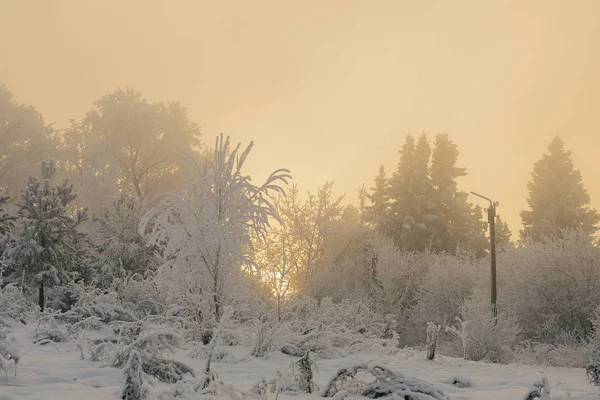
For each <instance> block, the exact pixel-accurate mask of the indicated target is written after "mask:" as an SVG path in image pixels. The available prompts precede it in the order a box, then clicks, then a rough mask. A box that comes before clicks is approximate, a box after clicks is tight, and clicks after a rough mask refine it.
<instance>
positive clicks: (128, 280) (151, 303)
mask: <svg viewBox="0 0 600 400" xmlns="http://www.w3.org/2000/svg"><path fill="white" fill-rule="evenodd" d="M165 289H166V288H165V285H164V284H161V283H159V282H157V280H156V279H155V274H154V273H153V272H152V271H148V272H146V273H145V274H144V275H141V274H132V273H129V272H126V273H124V277H123V278H122V279H119V280H117V281H114V282H113V284H112V286H111V290H113V291H114V292H115V293H116V296H117V300H118V302H119V303H120V304H121V305H123V306H124V307H125V308H127V309H128V310H131V311H132V312H133V313H134V314H135V315H136V316H137V317H138V318H142V317H145V316H147V315H165V314H166V301H167V299H166V295H165Z"/></svg>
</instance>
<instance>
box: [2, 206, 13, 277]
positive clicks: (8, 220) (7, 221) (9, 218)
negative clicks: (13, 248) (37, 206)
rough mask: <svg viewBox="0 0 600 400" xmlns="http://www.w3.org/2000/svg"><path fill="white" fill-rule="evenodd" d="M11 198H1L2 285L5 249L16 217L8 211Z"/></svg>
mask: <svg viewBox="0 0 600 400" xmlns="http://www.w3.org/2000/svg"><path fill="white" fill-rule="evenodd" d="M8 199H9V197H0V285H1V284H2V281H3V278H2V277H3V276H4V274H5V273H6V271H5V268H6V266H5V263H4V249H5V248H6V245H7V243H8V240H9V237H10V236H9V234H10V231H11V229H12V227H13V225H14V219H15V218H14V216H13V215H12V214H10V213H9V212H8V210H7V209H6V204H7V203H8Z"/></svg>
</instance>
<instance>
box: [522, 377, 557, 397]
mask: <svg viewBox="0 0 600 400" xmlns="http://www.w3.org/2000/svg"><path fill="white" fill-rule="evenodd" d="M550 389H551V388H550V383H548V379H547V378H546V377H545V376H544V377H542V378H541V379H540V380H539V381H536V382H533V385H532V387H531V389H529V390H528V391H527V393H525V396H523V400H534V399H540V400H550Z"/></svg>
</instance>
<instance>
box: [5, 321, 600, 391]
mask: <svg viewBox="0 0 600 400" xmlns="http://www.w3.org/2000/svg"><path fill="white" fill-rule="evenodd" d="M35 328H36V324H30V325H27V326H16V327H15V328H14V330H13V331H12V332H11V333H10V334H9V335H8V338H7V342H8V343H9V344H10V345H11V346H12V347H14V348H16V349H17V350H18V351H19V352H20V354H21V358H20V360H19V363H18V374H17V378H16V382H15V384H14V385H11V384H7V382H6V378H5V376H4V374H0V400H17V399H19V400H37V399H39V400H71V399H73V400H81V399H85V400H102V399H106V400H108V399H110V400H114V399H117V398H119V395H120V390H121V388H122V384H123V381H124V375H123V371H122V370H120V369H116V368H111V367H108V366H106V363H101V362H92V361H90V360H89V359H87V358H89V357H88V355H87V354H86V359H85V360H81V359H80V353H79V350H78V348H77V343H76V342H68V343H56V344H48V345H44V346H40V345H34V344H33V341H32V339H31V337H32V333H33V331H34V330H35ZM226 349H227V350H228V351H229V352H230V353H231V354H232V356H233V357H234V358H235V360H236V362H235V363H231V362H227V363H223V362H220V361H218V360H213V368H214V370H215V371H216V372H217V374H218V377H219V379H220V380H221V381H223V382H224V383H225V384H227V385H233V387H234V388H235V389H237V390H243V391H249V390H250V389H251V388H252V387H253V386H254V384H255V383H256V382H257V381H258V380H260V379H262V378H267V379H271V378H274V377H276V376H277V375H276V374H277V370H279V371H282V372H286V371H289V370H290V364H291V363H292V362H294V361H296V360H297V359H298V358H297V357H290V356H287V355H284V354H282V353H271V354H270V355H269V356H268V357H267V358H266V359H265V358H256V357H252V356H251V355H250V351H251V348H250V347H245V346H234V347H227V348H226ZM191 350H192V347H191V345H190V344H187V345H186V346H184V348H183V349H182V350H179V351H178V352H177V353H176V354H175V356H174V358H175V359H177V360H179V361H182V362H185V363H186V364H188V365H190V366H192V367H193V368H194V369H195V370H196V372H200V371H202V369H203V367H204V365H205V362H206V361H205V360H204V359H202V358H190V357H188V356H187V354H189V353H190V351H191ZM369 362H377V363H379V364H381V365H384V366H386V367H387V368H389V369H391V370H393V371H396V372H399V373H401V374H403V375H405V376H406V377H414V378H417V379H420V380H423V381H425V382H427V383H430V384H432V385H434V386H436V387H437V388H438V389H440V390H442V391H443V392H445V393H447V394H448V395H449V396H450V398H451V399H453V400H461V399H464V400H468V399H478V400H495V399H502V400H506V399H517V400H518V399H522V398H523V396H524V394H525V393H526V392H527V391H528V390H529V389H530V388H531V387H532V385H533V383H534V382H536V381H539V380H540V379H541V378H542V377H546V378H547V379H548V381H549V382H550V387H551V388H552V394H551V399H553V400H559V399H562V400H568V399H569V395H568V393H567V390H568V392H569V393H570V396H571V397H570V398H572V399H573V400H576V399H587V400H592V399H600V389H598V388H596V387H593V386H591V385H590V384H589V382H588V381H587V378H586V375H585V370H584V369H581V368H554V367H548V368H542V367H535V366H526V365H520V364H510V365H499V364H485V363H481V362H472V361H465V360H462V359H455V358H448V357H443V356H439V355H438V356H437V357H436V359H435V360H434V361H427V360H426V359H425V352H421V351H415V350H412V349H403V350H401V351H400V352H399V353H397V354H395V355H386V356H377V355H374V354H367V353H356V354H353V355H352V356H347V357H343V358H339V359H331V360H324V359H322V360H316V364H317V367H318V370H316V371H315V382H316V383H317V385H318V386H319V387H320V388H321V389H322V388H323V387H325V386H326V385H327V382H328V381H329V380H330V379H331V377H332V376H333V375H334V374H335V373H336V372H337V371H338V370H339V369H340V368H344V367H349V366H352V365H356V364H359V363H369ZM8 368H9V371H8V375H9V379H10V380H12V373H13V370H12V368H13V365H12V363H9V364H8ZM457 376H458V377H461V379H462V380H469V381H471V382H472V387H471V388H459V387H456V386H454V385H452V384H451V383H450V382H451V381H452V380H453V379H454V378H455V377H457ZM11 383H12V382H11ZM164 387H165V384H162V383H161V384H157V385H156V387H155V389H154V390H155V391H158V390H159V389H160V388H164ZM224 396H225V397H224V398H227V397H226V395H224ZM271 396H272V395H271ZM318 396H319V394H318V393H316V394H310V395H309V394H302V395H299V396H288V395H284V394H280V398H281V399H288V398H289V399H291V398H294V399H297V400H307V399H310V398H312V399H315V398H317V397H318ZM201 397H202V396H200V395H199V396H198V398H201ZM217 397H218V396H217ZM348 398H357V396H352V395H350V396H349V397H348Z"/></svg>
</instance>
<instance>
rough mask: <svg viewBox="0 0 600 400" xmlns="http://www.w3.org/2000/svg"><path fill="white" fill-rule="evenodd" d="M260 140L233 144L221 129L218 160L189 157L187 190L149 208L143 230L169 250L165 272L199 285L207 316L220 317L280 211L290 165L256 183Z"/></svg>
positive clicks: (183, 285) (180, 284) (186, 286)
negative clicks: (248, 171)
mask: <svg viewBox="0 0 600 400" xmlns="http://www.w3.org/2000/svg"><path fill="white" fill-rule="evenodd" d="M252 147H253V143H252V142H251V143H250V145H249V146H248V147H246V149H245V150H243V151H242V150H241V148H240V145H239V144H238V145H237V146H236V147H235V148H233V149H230V142H229V137H227V139H224V138H223V135H221V136H220V137H217V140H216V143H215V152H214V160H209V159H206V160H205V161H204V162H203V163H202V164H200V165H199V164H198V163H196V162H195V161H193V160H192V159H191V158H189V161H190V165H191V169H192V176H190V178H189V182H188V184H187V186H186V187H185V188H184V189H183V190H182V191H180V192H178V193H176V194H173V195H170V196H167V197H166V198H165V199H164V201H163V202H162V203H161V204H160V205H159V206H158V207H154V208H153V209H151V210H150V211H149V212H147V213H146V214H145V216H144V218H143V219H142V223H141V224H140V230H139V231H140V233H141V234H142V233H145V232H146V231H147V230H148V232H149V235H148V241H147V244H148V245H150V246H157V247H158V248H159V249H160V251H161V252H162V256H163V259H164V260H165V262H164V264H163V265H162V267H161V270H162V271H159V273H160V272H162V273H163V275H165V276H168V277H169V279H172V282H171V283H172V284H174V285H175V286H174V292H175V293H174V295H181V292H182V291H184V292H188V293H189V292H193V293H195V294H196V295H197V297H196V298H197V299H198V300H199V304H200V306H201V307H203V308H204V309H203V311H202V312H203V314H204V315H202V316H201V318H202V319H204V320H211V319H212V321H213V322H212V324H214V323H215V322H216V321H218V320H219V318H220V317H221V315H222V311H223V307H224V306H226V305H228V301H229V300H230V297H231V296H232V295H234V294H235V293H234V292H235V290H237V289H236V286H235V284H236V281H237V282H239V279H240V277H241V274H242V269H243V268H251V267H252V266H253V265H254V262H253V260H252V247H253V243H252V239H253V238H264V237H265V235H266V234H267V229H268V227H269V226H270V219H271V218H276V212H275V208H274V206H273V204H272V195H274V194H277V193H284V192H283V189H282V187H281V184H285V183H287V181H288V179H289V178H290V175H289V171H287V170H285V169H278V170H276V171H274V172H273V173H272V174H271V175H270V176H269V177H268V178H267V180H266V181H265V183H264V184H262V185H260V186H256V185H254V184H252V183H251V181H250V176H248V175H245V174H244V173H243V167H244V164H245V162H246V159H247V157H248V155H249V154H250V151H251V149H252Z"/></svg>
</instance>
